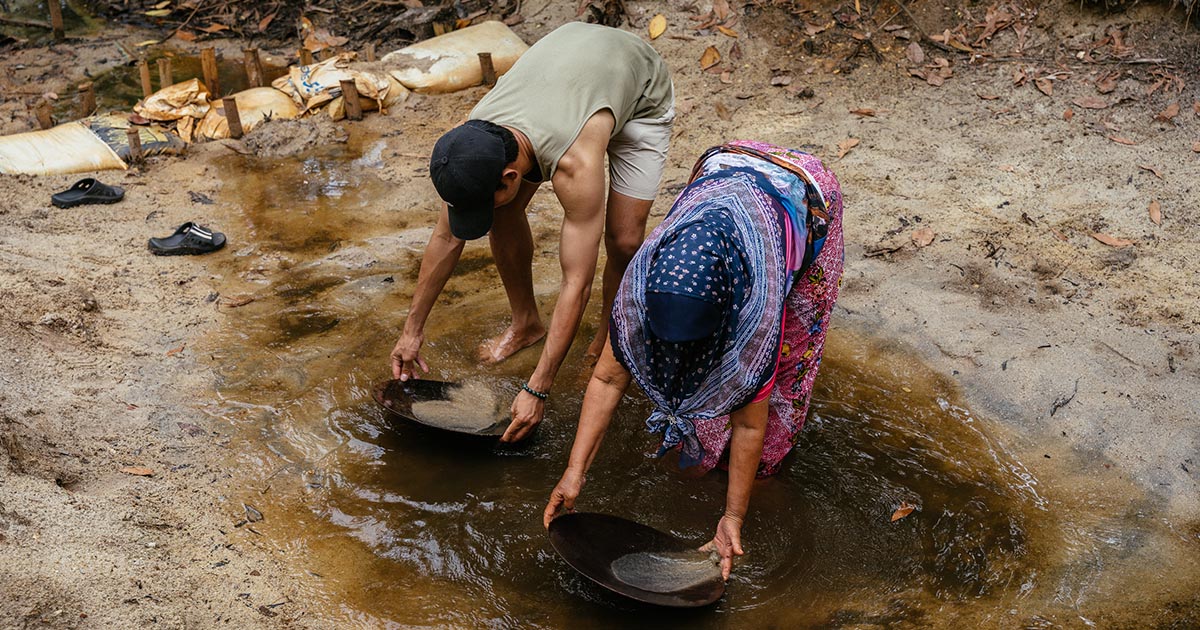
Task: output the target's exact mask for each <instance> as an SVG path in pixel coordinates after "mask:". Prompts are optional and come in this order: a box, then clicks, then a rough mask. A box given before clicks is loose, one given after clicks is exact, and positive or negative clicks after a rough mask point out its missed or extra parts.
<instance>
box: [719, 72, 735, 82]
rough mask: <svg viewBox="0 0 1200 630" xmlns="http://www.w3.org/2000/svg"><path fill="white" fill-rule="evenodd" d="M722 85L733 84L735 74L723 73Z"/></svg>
mask: <svg viewBox="0 0 1200 630" xmlns="http://www.w3.org/2000/svg"><path fill="white" fill-rule="evenodd" d="M721 83H724V84H725V85H730V84H732V83H733V73H732V72H729V71H725V72H722V73H721Z"/></svg>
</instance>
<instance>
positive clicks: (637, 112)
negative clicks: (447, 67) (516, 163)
mask: <svg viewBox="0 0 1200 630" xmlns="http://www.w3.org/2000/svg"><path fill="white" fill-rule="evenodd" d="M673 99H674V95H673V93H672V87H671V71H670V69H669V68H667V64H666V63H665V62H664V61H663V59H662V57H660V56H659V55H658V52H657V51H656V50H654V48H652V47H651V46H650V44H648V43H646V42H644V41H642V39H641V38H640V37H638V36H637V35H634V34H632V33H627V32H625V31H622V30H618V29H615V28H609V27H607V26H600V25H596V24H585V23H583V22H571V23H569V24H565V25H563V26H560V27H558V28H557V29H555V30H553V31H551V32H550V34H548V35H546V36H545V37H543V38H542V39H541V40H540V41H538V42H537V43H536V44H534V45H533V46H531V47H530V48H529V50H527V51H525V54H523V55H521V58H520V59H518V60H517V62H516V63H515V64H513V67H512V68H511V69H509V71H508V72H506V73H505V74H504V76H502V77H500V80H499V81H497V83H496V87H495V88H494V89H493V90H492V91H491V92H488V94H487V96H484V97H483V100H481V101H479V104H478V105H476V106H475V109H474V110H472V111H471V118H472V119H482V120H487V121H490V122H493V123H496V124H497V125H505V126H507V127H512V128H514V129H518V130H520V131H521V132H522V133H524V134H525V135H526V136H528V137H529V141H530V142H531V143H532V144H533V151H534V153H535V154H536V156H537V163H538V166H539V167H540V170H541V179H542V181H545V180H549V179H550V178H551V177H553V176H554V171H555V170H556V169H557V168H558V160H559V159H560V158H562V156H563V153H566V151H567V149H568V148H569V147H570V146H571V144H572V143H573V142H575V138H576V137H578V136H579V132H580V131H581V130H582V129H583V124H584V123H585V122H587V120H588V119H589V118H591V116H592V114H595V113H596V112H598V111H600V110H602V109H608V110H610V111H612V114H613V117H614V118H615V119H616V125H615V126H614V127H613V135H614V136H615V135H616V134H617V132H619V131H620V130H621V128H622V127H624V126H625V123H627V122H629V121H630V120H637V119H642V118H651V119H653V118H661V117H663V116H665V115H666V114H667V111H668V110H669V109H670V107H671V105H672V104H673V103H674V100H673Z"/></svg>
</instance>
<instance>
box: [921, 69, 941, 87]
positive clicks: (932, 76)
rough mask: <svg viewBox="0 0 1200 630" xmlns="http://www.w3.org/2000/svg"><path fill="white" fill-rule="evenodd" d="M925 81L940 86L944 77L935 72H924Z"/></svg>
mask: <svg viewBox="0 0 1200 630" xmlns="http://www.w3.org/2000/svg"><path fill="white" fill-rule="evenodd" d="M925 82H926V83H928V84H929V85H932V86H933V87H942V84H943V83H945V82H946V79H945V78H944V77H943V76H942V75H940V74H938V73H936V72H926V73H925Z"/></svg>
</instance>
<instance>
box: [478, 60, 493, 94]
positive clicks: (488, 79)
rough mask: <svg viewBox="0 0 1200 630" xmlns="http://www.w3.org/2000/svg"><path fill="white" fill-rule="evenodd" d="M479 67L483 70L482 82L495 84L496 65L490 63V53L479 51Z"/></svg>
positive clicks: (490, 84) (487, 84)
mask: <svg viewBox="0 0 1200 630" xmlns="http://www.w3.org/2000/svg"><path fill="white" fill-rule="evenodd" d="M479 68H480V69H481V70H483V84H484V85H486V86H489V87H490V86H493V85H496V67H495V66H493V65H492V53H479Z"/></svg>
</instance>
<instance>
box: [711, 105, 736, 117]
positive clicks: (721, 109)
mask: <svg viewBox="0 0 1200 630" xmlns="http://www.w3.org/2000/svg"><path fill="white" fill-rule="evenodd" d="M713 109H715V110H717V118H720V119H721V120H725V121H729V120H733V112H731V111H729V108H728V107H726V106H725V104H724V103H713Z"/></svg>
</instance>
